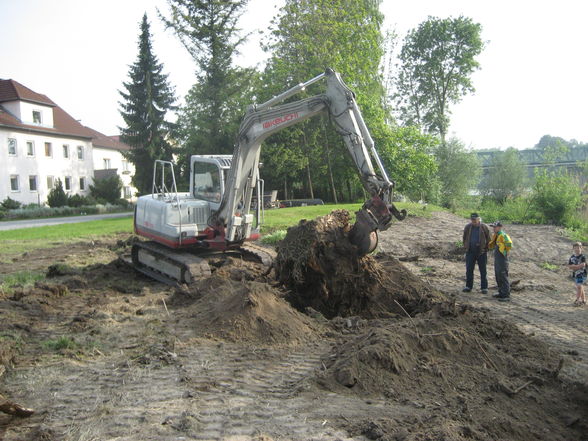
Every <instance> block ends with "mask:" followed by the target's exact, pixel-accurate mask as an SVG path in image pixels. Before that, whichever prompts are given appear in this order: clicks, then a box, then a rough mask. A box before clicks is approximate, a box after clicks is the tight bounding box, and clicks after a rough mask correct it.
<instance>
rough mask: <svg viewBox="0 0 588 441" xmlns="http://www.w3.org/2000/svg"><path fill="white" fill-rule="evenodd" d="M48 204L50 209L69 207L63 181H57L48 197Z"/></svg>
mask: <svg viewBox="0 0 588 441" xmlns="http://www.w3.org/2000/svg"><path fill="white" fill-rule="evenodd" d="M47 204H49V206H50V207H65V206H66V205H67V195H66V194H65V191H63V184H62V183H61V179H57V182H56V183H55V186H54V187H53V188H52V189H51V191H50V192H49V196H47Z"/></svg>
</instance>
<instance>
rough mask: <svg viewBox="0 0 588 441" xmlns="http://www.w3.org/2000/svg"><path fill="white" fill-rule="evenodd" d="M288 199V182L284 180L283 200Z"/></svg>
mask: <svg viewBox="0 0 588 441" xmlns="http://www.w3.org/2000/svg"><path fill="white" fill-rule="evenodd" d="M286 199H288V181H287V179H286V178H284V200H286Z"/></svg>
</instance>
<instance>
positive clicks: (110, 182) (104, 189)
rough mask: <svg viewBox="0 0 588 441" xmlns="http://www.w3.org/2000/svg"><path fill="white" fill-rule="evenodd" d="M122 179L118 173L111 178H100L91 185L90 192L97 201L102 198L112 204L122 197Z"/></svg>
mask: <svg viewBox="0 0 588 441" xmlns="http://www.w3.org/2000/svg"><path fill="white" fill-rule="evenodd" d="M122 186H123V185H122V181H121V180H120V177H119V176H118V175H114V176H111V177H109V178H103V179H98V180H95V181H94V185H90V193H91V194H92V196H93V197H95V198H96V200H97V201H100V200H101V199H102V200H104V201H106V202H109V203H111V204H114V203H116V201H117V200H118V199H120V192H121V190H122Z"/></svg>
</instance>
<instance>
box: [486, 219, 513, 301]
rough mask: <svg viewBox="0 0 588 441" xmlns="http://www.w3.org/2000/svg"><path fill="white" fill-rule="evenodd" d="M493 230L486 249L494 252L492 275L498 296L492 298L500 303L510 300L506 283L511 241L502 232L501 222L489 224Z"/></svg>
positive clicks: (508, 285) (507, 283)
mask: <svg viewBox="0 0 588 441" xmlns="http://www.w3.org/2000/svg"><path fill="white" fill-rule="evenodd" d="M490 226H491V227H493V228H494V234H493V235H492V239H490V243H489V244H488V249H490V250H492V249H493V250H494V275H495V276H496V283H497V284H498V294H494V297H496V298H498V300H499V301H501V302H507V301H509V300H510V282H509V281H508V256H509V254H510V250H511V249H512V240H511V239H510V237H508V234H506V233H505V232H504V231H502V222H500V221H496V222H494V223H493V224H490Z"/></svg>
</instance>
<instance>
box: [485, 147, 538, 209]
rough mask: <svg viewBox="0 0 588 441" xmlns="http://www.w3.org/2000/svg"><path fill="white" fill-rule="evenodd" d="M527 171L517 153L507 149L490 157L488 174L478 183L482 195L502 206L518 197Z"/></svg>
mask: <svg viewBox="0 0 588 441" xmlns="http://www.w3.org/2000/svg"><path fill="white" fill-rule="evenodd" d="M526 176H527V169H526V168H525V166H524V164H523V163H522V162H521V159H520V157H519V152H518V151H517V150H516V149H514V148H509V149H508V150H506V151H504V152H500V153H498V154H496V155H493V156H492V161H491V163H490V168H489V170H488V173H487V174H486V176H484V178H483V179H482V182H481V183H480V190H481V192H482V194H483V195H485V196H487V197H490V198H492V199H494V200H495V201H496V202H498V203H499V204H504V202H506V200H507V199H512V198H515V197H517V196H520V194H521V193H522V191H523V189H524V186H525V178H526Z"/></svg>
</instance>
